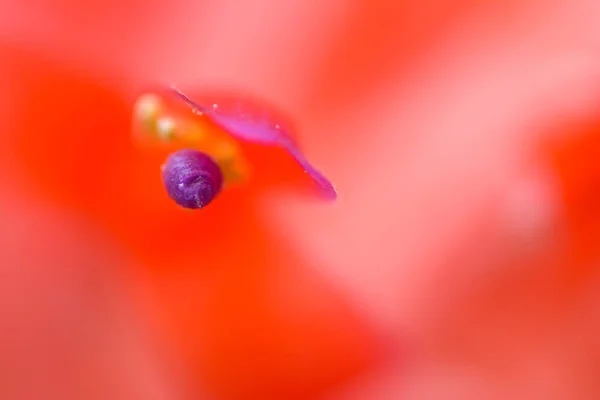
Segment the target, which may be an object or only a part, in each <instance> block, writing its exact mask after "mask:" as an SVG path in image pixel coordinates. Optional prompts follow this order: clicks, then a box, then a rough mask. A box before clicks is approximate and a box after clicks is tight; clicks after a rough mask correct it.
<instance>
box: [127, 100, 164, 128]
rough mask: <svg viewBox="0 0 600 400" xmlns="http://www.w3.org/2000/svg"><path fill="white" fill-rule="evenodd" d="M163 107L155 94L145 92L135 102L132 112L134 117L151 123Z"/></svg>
mask: <svg viewBox="0 0 600 400" xmlns="http://www.w3.org/2000/svg"><path fill="white" fill-rule="evenodd" d="M162 109H163V102H162V100H161V98H160V97H159V96H157V95H155V94H145V95H143V96H140V98H139V99H138V100H137V101H136V103H135V108H134V114H135V116H136V118H137V119H138V120H139V121H141V122H143V123H145V124H147V123H150V124H153V123H155V122H156V119H157V118H158V116H159V115H160V113H161V111H162Z"/></svg>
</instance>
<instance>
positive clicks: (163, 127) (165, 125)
mask: <svg viewBox="0 0 600 400" xmlns="http://www.w3.org/2000/svg"><path fill="white" fill-rule="evenodd" d="M156 134H157V135H158V137H159V138H160V139H162V140H171V139H174V138H175V136H176V134H177V125H176V123H175V121H174V120H173V118H170V117H160V118H159V119H158V120H157V121H156Z"/></svg>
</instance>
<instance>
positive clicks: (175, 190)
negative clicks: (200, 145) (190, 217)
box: [162, 149, 223, 209]
mask: <svg viewBox="0 0 600 400" xmlns="http://www.w3.org/2000/svg"><path fill="white" fill-rule="evenodd" d="M162 176H163V182H164V185H165V188H166V189H167V194H168V195H169V197H170V198H171V199H172V200H173V201H175V203H177V204H179V205H180V206H182V207H185V208H191V209H197V208H203V207H206V205H208V204H209V203H210V202H211V201H212V200H213V199H214V198H215V197H216V196H217V194H219V192H220V191H221V187H222V186H223V174H222V172H221V169H220V168H219V166H218V165H217V164H216V163H215V162H214V161H213V159H212V158H210V157H209V156H208V155H206V154H204V153H202V152H200V151H197V150H191V149H184V150H179V151H176V152H174V153H172V154H171V155H169V157H168V158H167V161H166V162H165V164H164V165H163V172H162Z"/></svg>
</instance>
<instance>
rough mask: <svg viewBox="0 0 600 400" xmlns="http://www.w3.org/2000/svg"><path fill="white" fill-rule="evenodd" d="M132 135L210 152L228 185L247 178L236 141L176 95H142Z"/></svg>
mask: <svg viewBox="0 0 600 400" xmlns="http://www.w3.org/2000/svg"><path fill="white" fill-rule="evenodd" d="M133 135H134V138H135V139H136V141H138V142H142V143H145V144H151V145H152V144H153V145H159V146H160V145H169V146H170V147H174V148H175V149H185V148H192V149H195V150H198V151H200V152H202V153H205V154H207V155H209V156H210V157H211V158H212V159H213V160H214V161H215V162H216V163H217V165H218V166H219V168H220V169H221V171H222V173H223V181H224V185H225V186H229V185H232V184H237V183H240V182H242V181H245V180H246V179H247V178H248V175H249V166H248V163H247V162H246V160H245V158H244V157H243V154H242V152H241V149H240V146H239V144H238V143H237V141H236V140H235V139H234V138H232V137H231V136H230V135H228V134H227V133H226V132H224V131H223V130H222V129H221V128H219V127H218V126H216V125H215V124H214V123H213V122H212V121H211V120H210V119H209V118H208V117H207V116H205V115H203V114H202V113H194V112H192V111H191V110H190V109H189V107H187V106H186V105H184V104H182V102H181V101H180V100H179V99H177V98H175V97H171V96H168V95H160V94H158V93H146V94H144V95H142V96H140V97H139V98H138V99H137V101H136V103H135V105H134V110H133Z"/></svg>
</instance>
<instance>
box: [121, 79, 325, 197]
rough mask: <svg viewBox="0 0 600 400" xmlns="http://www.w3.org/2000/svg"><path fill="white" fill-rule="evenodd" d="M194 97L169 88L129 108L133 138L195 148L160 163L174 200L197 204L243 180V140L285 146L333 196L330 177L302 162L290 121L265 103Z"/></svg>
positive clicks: (247, 170) (246, 170)
mask: <svg viewBox="0 0 600 400" xmlns="http://www.w3.org/2000/svg"><path fill="white" fill-rule="evenodd" d="M200 98H201V100H198V101H194V100H192V99H190V98H189V97H188V96H187V95H185V94H184V93H183V92H182V91H180V90H178V89H176V88H175V87H171V88H170V89H168V90H167V89H165V90H161V91H155V92H152V93H147V94H144V95H142V96H141V97H140V98H139V99H138V101H137V102H136V104H135V107H134V116H133V132H134V137H135V138H137V139H138V140H139V141H141V142H154V143H157V144H159V145H160V144H168V145H170V146H172V147H173V148H179V147H181V148H186V147H189V148H192V149H195V150H196V151H191V150H187V151H183V152H178V153H176V154H175V155H173V156H171V157H170V158H169V161H167V163H166V164H165V165H163V179H164V182H165V187H166V189H167V192H168V194H169V197H171V198H172V199H173V200H174V201H175V202H176V203H177V204H179V205H181V206H183V207H185V208H202V207H204V206H206V205H207V204H208V203H210V202H211V201H212V199H213V198H214V196H216V195H217V194H218V192H219V191H220V190H221V185H222V184H224V185H225V186H231V185H236V184H240V183H242V182H247V181H248V180H249V178H250V175H251V165H252V163H251V162H250V160H249V157H248V154H247V152H245V151H244V144H245V143H246V144H258V145H260V146H266V147H269V146H270V147H278V148H280V149H283V150H285V151H286V152H287V153H288V154H289V155H290V156H291V157H292V158H293V159H294V160H295V161H296V162H297V164H298V165H299V166H300V167H301V168H302V170H303V171H304V172H305V173H306V174H307V175H308V176H309V177H310V178H311V180H312V181H313V182H314V183H315V184H316V186H317V187H318V189H319V192H320V194H321V195H322V196H323V197H324V198H326V199H330V200H333V199H335V198H336V196H337V193H336V191H335V189H334V187H333V185H332V184H331V182H330V181H329V180H328V179H327V178H326V177H325V176H323V174H321V173H320V172H319V171H318V170H317V169H315V168H314V167H313V166H312V165H311V164H310V163H309V162H308V160H307V159H306V158H305V157H304V155H303V154H302V152H301V151H300V149H299V147H298V145H297V143H296V141H295V140H294V139H293V138H292V136H291V133H290V132H291V128H290V126H291V124H289V122H285V119H284V118H282V117H280V116H276V115H275V112H274V111H272V109H271V108H268V107H266V106H263V105H258V104H257V103H256V102H250V101H249V100H247V99H241V98H239V97H234V96H229V97H228V96H214V95H204V96H201V97H200ZM182 105H183V107H182Z"/></svg>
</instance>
